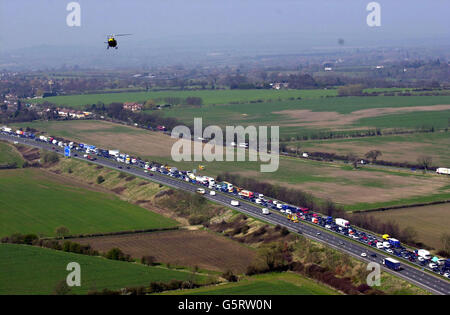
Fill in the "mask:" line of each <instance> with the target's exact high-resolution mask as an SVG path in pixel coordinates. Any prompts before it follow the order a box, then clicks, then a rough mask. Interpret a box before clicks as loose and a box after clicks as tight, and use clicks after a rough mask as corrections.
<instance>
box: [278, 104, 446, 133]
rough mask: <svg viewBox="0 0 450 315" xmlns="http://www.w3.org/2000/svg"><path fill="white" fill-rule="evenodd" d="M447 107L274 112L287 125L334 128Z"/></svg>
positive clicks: (440, 109)
mask: <svg viewBox="0 0 450 315" xmlns="http://www.w3.org/2000/svg"><path fill="white" fill-rule="evenodd" d="M447 109H450V105H434V106H413V107H386V108H370V109H361V110H357V111H354V112H352V113H350V114H339V113H337V112H313V111H311V110H304V109H301V110H283V111H279V112H273V113H274V114H282V115H285V116H287V118H288V120H287V121H288V123H283V124H282V125H283V126H286V127H295V126H305V127H306V126H308V127H326V128H332V127H342V126H348V125H351V124H353V123H354V122H356V121H358V120H359V119H362V118H368V117H376V116H382V115H389V114H396V113H400V112H402V113H408V112H419V111H442V110H447Z"/></svg>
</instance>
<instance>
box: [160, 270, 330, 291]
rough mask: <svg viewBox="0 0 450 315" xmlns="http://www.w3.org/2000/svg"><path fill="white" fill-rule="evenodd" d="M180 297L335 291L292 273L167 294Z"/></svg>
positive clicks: (248, 278) (257, 277)
mask: <svg viewBox="0 0 450 315" xmlns="http://www.w3.org/2000/svg"><path fill="white" fill-rule="evenodd" d="M166 294H180V295H334V294H338V292H337V291H335V290H333V289H331V288H329V287H327V286H325V285H323V284H319V283H317V282H315V281H313V280H311V279H308V278H305V277H302V276H300V275H297V274H294V273H271V274H264V275H257V276H252V277H246V278H245V279H243V280H241V281H239V282H236V283H228V284H223V285H215V286H208V287H203V288H199V289H192V290H182V291H176V292H167V293H166Z"/></svg>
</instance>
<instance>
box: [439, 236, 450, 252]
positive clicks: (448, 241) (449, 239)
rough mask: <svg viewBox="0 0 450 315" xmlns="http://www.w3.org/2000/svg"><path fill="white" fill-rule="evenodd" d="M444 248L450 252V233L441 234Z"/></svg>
mask: <svg viewBox="0 0 450 315" xmlns="http://www.w3.org/2000/svg"><path fill="white" fill-rule="evenodd" d="M441 242H442V249H443V250H444V251H446V252H447V253H450V234H449V233H444V234H442V236H441Z"/></svg>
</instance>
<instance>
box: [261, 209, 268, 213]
mask: <svg viewBox="0 0 450 315" xmlns="http://www.w3.org/2000/svg"><path fill="white" fill-rule="evenodd" d="M261 211H262V214H270V211H269V209H267V208H262V209H261Z"/></svg>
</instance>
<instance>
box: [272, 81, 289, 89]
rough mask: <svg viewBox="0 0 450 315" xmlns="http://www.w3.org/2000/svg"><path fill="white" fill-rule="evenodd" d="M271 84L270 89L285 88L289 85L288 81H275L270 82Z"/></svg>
mask: <svg viewBox="0 0 450 315" xmlns="http://www.w3.org/2000/svg"><path fill="white" fill-rule="evenodd" d="M270 85H271V86H272V89H275V90H279V89H287V88H288V87H289V83H283V82H276V83H270Z"/></svg>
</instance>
